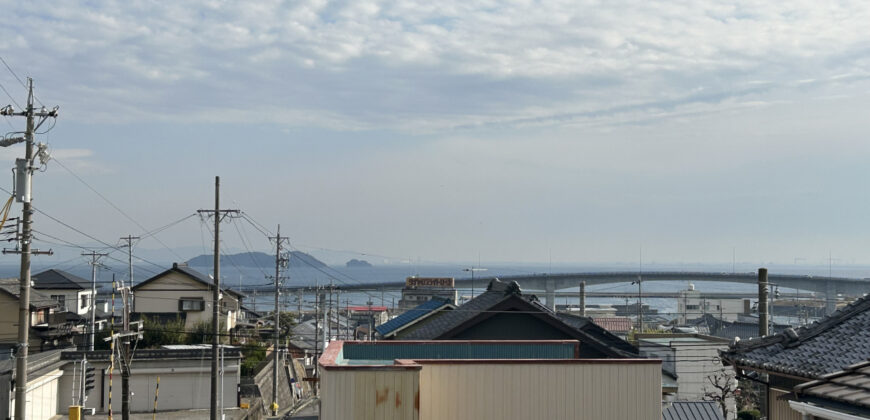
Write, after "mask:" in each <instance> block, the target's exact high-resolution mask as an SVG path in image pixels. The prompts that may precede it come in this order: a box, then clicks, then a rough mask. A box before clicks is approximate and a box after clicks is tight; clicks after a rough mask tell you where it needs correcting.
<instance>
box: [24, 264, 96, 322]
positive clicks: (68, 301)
mask: <svg viewBox="0 0 870 420" xmlns="http://www.w3.org/2000/svg"><path fill="white" fill-rule="evenodd" d="M31 279H32V280H33V289H34V290H39V291H40V292H41V293H42V294H44V295H48V296H49V297H51V298H52V299H54V300H55V301H56V302H57V303H58V305H59V308H58V311H59V312H72V313H74V314H77V315H82V316H85V315H89V314H90V310H91V304H92V301H93V296H92V286H93V285H92V284H91V281H90V280H85V279H83V278H81V277H79V276H76V275H75V274H71V273H68V272H66V271H63V270H56V269H51V270H46V271H43V272H40V273H37V274H34V275H33V276H31Z"/></svg>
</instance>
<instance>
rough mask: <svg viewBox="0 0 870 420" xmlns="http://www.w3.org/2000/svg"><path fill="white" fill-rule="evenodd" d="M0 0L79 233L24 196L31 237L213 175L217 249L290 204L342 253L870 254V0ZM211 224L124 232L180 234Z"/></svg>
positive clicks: (43, 198) (191, 239)
mask: <svg viewBox="0 0 870 420" xmlns="http://www.w3.org/2000/svg"><path fill="white" fill-rule="evenodd" d="M0 10H3V15H2V25H0V57H2V58H3V59H4V61H5V62H6V64H8V66H9V68H6V67H5V66H4V67H0V84H2V86H3V87H4V89H5V90H6V91H8V93H9V95H7V94H6V93H5V92H0V104H3V105H5V104H7V103H13V106H16V108H19V109H20V104H23V103H25V97H26V96H25V90H24V88H23V86H22V84H21V83H20V82H19V80H17V79H22V80H23V79H24V78H25V77H33V79H34V83H35V86H36V96H37V98H38V99H39V102H40V104H44V105H45V106H46V107H52V106H55V105H57V106H59V107H60V110H59V112H60V116H59V118H57V121H56V125H55V126H54V127H53V129H51V131H49V132H47V133H45V134H40V135H38V136H37V140H38V141H40V142H44V143H47V144H49V145H50V150H51V152H52V156H53V157H54V160H53V161H50V162H48V164H47V165H46V167H45V168H44V169H45V171H44V172H38V173H36V175H35V176H34V181H33V182H34V184H33V185H34V187H33V188H34V205H35V206H36V207H37V208H38V209H40V210H41V211H43V212H44V214H48V215H50V216H51V217H53V218H55V219H58V220H61V221H63V222H64V223H65V224H67V225H69V226H73V227H75V228H76V229H77V230H79V231H81V232H84V233H86V234H87V235H88V236H84V235H82V234H81V233H79V232H76V231H74V230H71V229H69V228H67V227H66V226H64V225H62V224H60V223H58V222H56V221H54V220H51V219H50V218H48V217H46V216H45V215H44V214H37V215H36V216H35V225H34V226H35V229H36V230H37V231H38V232H40V234H39V235H37V239H38V241H37V242H35V244H36V245H35V246H38V247H43V248H48V247H52V246H53V247H54V248H56V249H61V248H64V247H63V246H62V245H63V244H68V243H73V244H76V245H81V246H92V245H98V244H99V242H96V241H95V239H98V240H99V241H100V242H104V243H108V244H116V243H117V242H118V239H117V238H119V237H121V236H124V235H127V234H134V235H143V236H147V233H148V232H151V231H152V230H154V229H156V228H159V227H162V226H165V225H167V224H171V223H173V222H175V221H178V220H181V219H184V218H185V217H187V216H190V215H192V214H194V213H195V211H196V210H197V209H202V208H210V207H213V205H214V198H213V194H214V177H215V176H216V175H219V176H220V177H221V184H222V189H221V200H222V207H224V208H237V209H241V210H243V211H244V212H245V214H246V215H247V219H245V220H235V221H226V222H225V223H224V225H223V232H224V234H223V237H224V238H225V239H224V241H225V244H224V246H225V247H226V249H227V250H228V251H229V250H244V249H252V250H261V251H268V250H269V249H270V244H269V242H268V240H266V234H274V232H275V230H276V227H277V225H278V224H280V225H281V232H282V234H284V235H287V236H289V237H290V242H291V244H292V245H293V246H294V247H295V248H296V249H300V250H303V251H309V252H312V253H314V254H315V255H324V256H325V258H327V259H328V258H330V255H328V253H329V251H327V250H349V251H351V252H349V253H345V254H331V255H332V256H333V258H336V259H339V258H345V257H348V256H353V255H363V256H367V257H368V259H370V260H371V259H373V260H375V262H384V261H391V262H395V261H399V260H401V259H408V260H416V261H431V262H439V261H441V262H444V261H474V262H476V261H478V260H480V261H483V262H484V263H485V262H487V261H489V262H496V261H497V262H511V263H535V262H537V263H544V262H548V261H553V262H556V263H603V262H623V263H632V264H633V263H635V262H638V260H643V261H644V262H646V263H649V264H655V263H679V262H688V263H724V262H729V263H730V262H731V261H732V260H736V261H741V262H747V261H749V262H756V261H757V262H769V261H773V262H778V263H794V264H827V263H828V262H829V259H830V260H831V261H834V262H835V263H837V264H870V252H868V251H870V196H868V194H867V193H866V192H865V190H866V187H865V186H866V184H867V183H866V182H865V180H866V179H868V175H870V169H868V165H867V164H866V161H867V158H868V157H870V142H868V141H867V138H866V137H867V133H868V131H870V130H868V129H870V118H868V113H867V112H868V111H867V110H868V109H870V32H868V31H867V30H866V25H867V22H870V3H868V2H866V1H830V2H817V1H790V2H771V1H735V2H729V4H722V2H716V1H706V0H698V1H685V2H684V1H670V2H634V1H633V2H629V1H608V2H599V1H570V2H561V1H547V2H534V1H500V2H493V1H473V0H463V1H438V2H431V1H413V0H398V1H385V2H370V1H362V0H359V1H348V2H341V1H338V2H330V1H322V0H314V1H307V0H299V1H290V2H284V1H260V2H253V3H252V2H229V1H197V0H194V1H189V2H177V3H176V2H172V4H167V3H166V2H145V1H115V2H112V1H106V2H95V1H68V2H54V3H52V4H51V5H46V4H39V3H38V2H13V1H8V0H0ZM13 72H14V75H13ZM16 76H17V77H16ZM10 96H11V97H10ZM13 100H14V101H13ZM14 102H17V104H18V105H15V104H14ZM0 126H4V127H5V128H6V129H7V130H6V131H15V130H21V129H22V127H23V120H22V119H21V118H6V121H4V122H0ZM23 153H24V151H23V146H21V145H18V146H12V147H9V148H6V149H3V150H0V162H4V161H5V162H7V165H6V166H7V167H8V168H10V169H11V168H12V167H13V166H14V158H15V157H20V156H22V155H23ZM3 185H4V183H3V182H0V186H3ZM11 185H12V180H11V176H10V177H8V178H7V181H6V182H5V186H4V188H6V189H7V190H11ZM20 208H21V207H20V204H16V205H15V206H14V207H13V211H14V212H19V211H20ZM249 220H252V221H255V223H258V224H260V225H263V226H265V227H266V228H268V231H264V232H259V231H258V230H257V229H255V228H254V227H253V225H254V224H255V223H252V222H251V221H249ZM207 225H208V221H202V220H200V218H199V217H190V218H188V219H185V220H183V221H182V222H180V223H179V224H177V225H173V226H172V227H170V228H167V229H166V230H164V231H161V232H160V233H159V234H157V235H154V236H147V237H146V238H145V239H143V240H142V241H141V243H138V244H137V252H143V253H144V252H149V250H163V252H164V254H167V255H164V257H165V258H166V259H175V260H180V259H186V258H190V257H193V256H195V255H197V254H199V253H202V252H203V251H207V250H208V249H209V247H210V244H209V241H210V235H211V233H210V231H209V230H208V227H207ZM261 229H262V227H261ZM49 235H50V236H49ZM39 240H42V241H43V242H42V243H40V242H39ZM67 248H68V249H67V251H68V252H71V253H72V254H71V255H72V258H74V257H75V252H78V249H76V248H69V247H67ZM166 248H171V249H173V250H174V251H172V253H173V255H168V253H169V251H166ZM318 253H320V254H318ZM336 255H338V256H336ZM3 258H4V259H10V258H11V259H14V257H12V256H5V257H3ZM11 259H10V261H12V260H11Z"/></svg>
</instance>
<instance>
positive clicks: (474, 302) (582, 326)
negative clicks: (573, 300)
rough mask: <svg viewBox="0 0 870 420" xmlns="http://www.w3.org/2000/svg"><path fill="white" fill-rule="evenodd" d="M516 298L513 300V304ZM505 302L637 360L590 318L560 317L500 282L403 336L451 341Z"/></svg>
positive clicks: (603, 349) (601, 347)
mask: <svg viewBox="0 0 870 420" xmlns="http://www.w3.org/2000/svg"><path fill="white" fill-rule="evenodd" d="M512 299H514V300H513V301H511V300H512ZM502 303H508V304H511V305H513V306H516V307H520V308H522V310H523V311H526V313H532V314H533V315H532V316H536V315H537V316H542V317H544V318H546V319H548V322H551V323H552V324H553V325H557V326H560V327H559V328H563V330H565V331H571V334H570V335H573V336H574V337H576V339H579V340H580V341H581V342H583V343H585V344H588V345H590V348H597V349H599V351H601V352H603V353H605V354H609V355H611V356H615V357H637V348H635V347H634V346H632V345H631V344H629V343H628V342H626V341H625V340H623V339H621V338H619V337H617V336H615V335H613V334H611V333H609V332H607V330H605V329H604V328H602V327H599V326H598V325H595V324H594V323H593V322H592V321H591V320H590V319H589V318H584V317H579V316H572V315H568V314H557V313H554V312H552V311H550V309H549V308H547V307H546V306H544V305H542V304H540V303H539V302H538V300H537V298H536V297H535V296H534V295H530V296H526V295H523V294H522V291H521V290H520V287H519V285H518V284H517V283H516V282H511V283H503V282H501V281H499V280H498V279H496V280H493V281H491V282H490V284H489V286H487V291H486V292H484V293H481V294H480V295H478V296H475V297H474V299H471V300H470V301H468V302H466V303H465V304H463V305H461V306H459V307H458V308H456V309H454V310H449V311H448V310H442V311H440V312H439V313H437V314H434V315H432V316H431V317H429V318H428V319H426V320H424V321H423V322H421V323H420V324H419V327H417V326H416V325H415V327H416V329H414V328H409V331H408V333H403V335H402V337H401V339H402V340H436V339H445V338H449V337H448V336H449V335H450V333H451V331H453V330H454V329H456V328H459V327H461V326H462V325H463V324H465V323H466V322H470V321H472V319H473V318H475V317H478V316H480V315H481V314H482V313H486V312H487V311H490V310H492V308H495V307H497V306H498V305H500V304H502Z"/></svg>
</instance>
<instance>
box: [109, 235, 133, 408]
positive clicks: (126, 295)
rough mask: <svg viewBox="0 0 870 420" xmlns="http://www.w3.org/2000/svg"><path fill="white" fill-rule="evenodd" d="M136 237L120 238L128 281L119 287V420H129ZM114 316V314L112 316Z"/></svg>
mask: <svg viewBox="0 0 870 420" xmlns="http://www.w3.org/2000/svg"><path fill="white" fill-rule="evenodd" d="M138 239H139V237H138V236H133V235H127V236H125V237H122V238H121V240H122V241H127V244H126V247H127V265H128V270H129V273H128V274H129V276H130V281H129V282H128V283H127V285H126V286H124V287H121V288H120V290H121V301H122V302H123V303H124V316H123V322H124V330H123V331H122V333H123V335H124V345H123V346H122V347H121V351H122V354H121V419H122V420H130V362H131V357H130V334H131V332H130V311H131V309H132V308H130V304H131V303H132V302H131V299H130V297H131V295H132V292H133V241H135V240H138ZM112 316H114V313H113V314H112Z"/></svg>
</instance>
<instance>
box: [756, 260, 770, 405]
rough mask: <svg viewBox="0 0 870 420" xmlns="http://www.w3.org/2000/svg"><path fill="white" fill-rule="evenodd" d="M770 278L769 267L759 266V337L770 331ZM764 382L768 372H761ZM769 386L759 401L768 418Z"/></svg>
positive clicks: (764, 389)
mask: <svg viewBox="0 0 870 420" xmlns="http://www.w3.org/2000/svg"><path fill="white" fill-rule="evenodd" d="M768 284H769V283H768V280H767V269H766V268H759V269H758V335H759V337H764V336H766V335H768V334H769V333H770V330H769V324H768V315H767V299H768ZM759 379H760V380H761V381H762V383H765V384H766V383H767V381H768V376H767V374H766V373H763V374H761V377H760V378H759ZM768 387H769V385H763V386H762V387H761V393H760V394H761V395H759V400H760V401H759V402H760V403H761V414H762V415H763V416H765V418H767V416H768V414H769V413H768V410H769V409H770V404H769V401H768Z"/></svg>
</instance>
